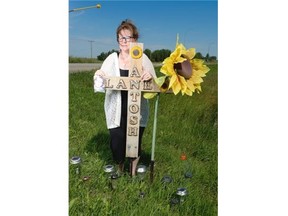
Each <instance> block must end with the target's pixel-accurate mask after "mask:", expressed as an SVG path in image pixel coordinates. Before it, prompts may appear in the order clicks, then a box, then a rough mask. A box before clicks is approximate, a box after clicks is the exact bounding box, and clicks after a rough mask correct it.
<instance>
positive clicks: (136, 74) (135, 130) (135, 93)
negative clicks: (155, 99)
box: [105, 43, 160, 158]
mask: <svg viewBox="0 0 288 216" xmlns="http://www.w3.org/2000/svg"><path fill="white" fill-rule="evenodd" d="M142 56H143V43H130V68H129V75H128V77H106V78H105V88H106V89H112V90H119V91H128V106H127V109H128V110H127V141H126V157H131V158H135V157H138V145H139V143H138V142H139V128H140V117H141V116H140V110H141V93H142V92H160V89H159V88H158V86H157V84H156V83H155V81H154V80H153V79H151V80H150V81H142V80H141V75H142Z"/></svg>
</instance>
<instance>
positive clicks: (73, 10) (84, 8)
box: [69, 4, 101, 13]
mask: <svg viewBox="0 0 288 216" xmlns="http://www.w3.org/2000/svg"><path fill="white" fill-rule="evenodd" d="M90 8H101V5H100V4H97V5H94V6H89V7H82V8H75V9H72V10H69V13H70V12H75V11H79V10H86V9H90Z"/></svg>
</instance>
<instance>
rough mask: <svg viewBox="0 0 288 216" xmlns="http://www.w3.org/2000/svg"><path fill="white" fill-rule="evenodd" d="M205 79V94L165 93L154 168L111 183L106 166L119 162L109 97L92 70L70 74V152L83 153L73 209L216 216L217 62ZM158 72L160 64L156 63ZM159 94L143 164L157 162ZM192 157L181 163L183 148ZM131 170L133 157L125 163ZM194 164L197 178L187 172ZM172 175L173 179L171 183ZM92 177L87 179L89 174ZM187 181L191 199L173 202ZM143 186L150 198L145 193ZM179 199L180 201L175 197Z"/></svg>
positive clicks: (73, 181) (74, 179)
mask: <svg viewBox="0 0 288 216" xmlns="http://www.w3.org/2000/svg"><path fill="white" fill-rule="evenodd" d="M209 67H210V69H211V70H210V71H209V72H208V73H207V76H206V77H205V78H204V82H203V83H202V91H203V92H202V93H201V94H197V93H196V94H194V95H193V96H192V97H189V96H182V95H176V96H175V95H172V94H161V95H160V98H159V109H158V122H157V138H156V148H155V171H154V181H153V183H151V182H150V180H149V174H150V173H149V169H148V172H147V174H146V176H145V179H144V180H143V181H139V179H137V178H136V179H131V177H129V175H124V176H122V177H121V178H119V179H117V180H116V181H117V187H116V188H115V189H111V187H110V183H109V180H107V178H106V176H105V173H104V171H103V166H104V165H106V164H113V161H112V158H111V152H110V148H109V134H108V130H107V128H106V122H105V116H104V110H103V103H104V94H101V93H96V94H95V93H94V92H93V74H94V72H92V71H87V72H84V73H75V74H70V75H69V158H71V157H72V156H80V157H81V159H82V163H81V175H80V176H77V175H76V174H75V173H74V172H73V166H72V165H70V167H69V169H70V174H69V215H71V216H72V215H73V216H74V215H75V216H79V215H89V216H90V215H121V216H122V215H123V216H127V215H137V216H141V215H143V216H147V215H155V216H156V215H157V216H159V215H160V216H161V215H194V216H196V215H199V216H200V215H201V216H210V215H211V216H212V215H217V209H218V199H217V196H218V164H217V162H218V154H217V153H218V148H217V138H218V136H217V135H218V125H217V118H218V116H217V108H218V104H217V101H218V99H217V96H218V94H217V89H218V86H217V84H218V83H217V76H218V65H209ZM156 70H157V71H159V68H156ZM154 103H155V99H151V100H150V119H149V123H148V126H147V128H146V130H145V133H144V136H143V154H142V155H143V156H142V157H141V160H140V164H144V165H146V166H147V167H148V166H149V165H150V157H151V143H152V129H153V117H154ZM183 152H184V153H185V154H186V155H187V160H186V161H181V160H180V156H181V154H182V153H183ZM126 168H128V163H126ZM187 170H190V171H191V172H192V174H193V176H192V178H185V177H184V172H185V171H187ZM165 175H169V176H171V177H172V179H173V182H172V183H170V184H167V185H164V184H163V182H162V181H161V179H162V178H163V177H164V176H165ZM84 176H89V177H90V178H89V180H87V181H84V180H83V177H84ZM179 187H185V188H186V189H187V191H188V195H187V196H186V197H185V200H184V202H179V203H176V204H172V203H171V200H173V201H175V199H174V198H176V191H177V188H179ZM140 192H143V193H144V196H139V194H140ZM176 200H177V199H176Z"/></svg>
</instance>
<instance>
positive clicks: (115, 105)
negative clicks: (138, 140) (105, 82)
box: [94, 52, 156, 129]
mask: <svg viewBox="0 0 288 216" xmlns="http://www.w3.org/2000/svg"><path fill="white" fill-rule="evenodd" d="M142 65H143V68H145V70H146V71H149V72H150V74H151V75H152V76H153V77H156V74H155V70H154V67H153V64H152V62H151V61H150V60H149V58H148V57H147V56H146V55H145V54H144V53H143V57H142ZM100 70H102V71H103V72H104V73H105V74H106V75H107V76H120V69H119V61H118V55H117V53H116V52H114V53H112V54H110V55H109V56H108V57H107V58H106V59H105V60H104V62H103V64H102V66H101V69H100ZM94 80H95V76H94ZM104 110H105V116H106V124H107V128H108V129H112V128H116V127H119V126H120V119H121V91H117V90H109V89H107V90H106V93H105V102H104ZM140 115H141V119H140V126H141V127H146V125H147V122H148V117H149V104H148V100H147V99H145V98H143V95H142V99H141V112H140Z"/></svg>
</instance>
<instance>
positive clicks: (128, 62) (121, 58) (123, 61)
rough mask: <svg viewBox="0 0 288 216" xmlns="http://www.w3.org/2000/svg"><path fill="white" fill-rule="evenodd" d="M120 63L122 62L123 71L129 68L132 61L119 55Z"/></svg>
mask: <svg viewBox="0 0 288 216" xmlns="http://www.w3.org/2000/svg"><path fill="white" fill-rule="evenodd" d="M119 62H120V67H121V68H122V69H127V68H128V67H129V64H130V59H129V56H127V57H126V58H125V57H124V55H121V53H120V55H119Z"/></svg>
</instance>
